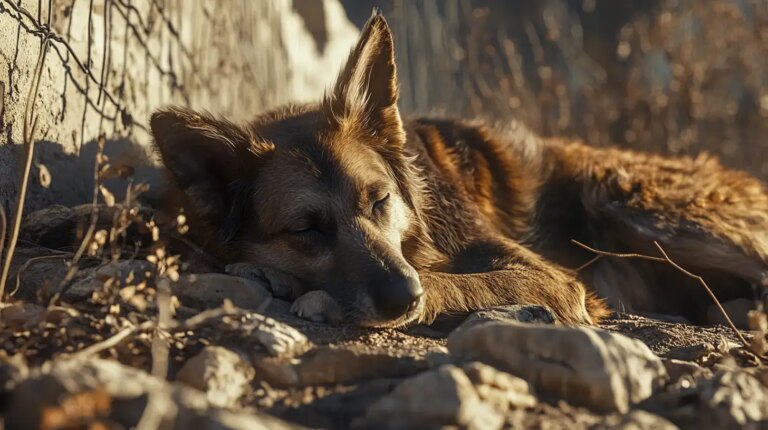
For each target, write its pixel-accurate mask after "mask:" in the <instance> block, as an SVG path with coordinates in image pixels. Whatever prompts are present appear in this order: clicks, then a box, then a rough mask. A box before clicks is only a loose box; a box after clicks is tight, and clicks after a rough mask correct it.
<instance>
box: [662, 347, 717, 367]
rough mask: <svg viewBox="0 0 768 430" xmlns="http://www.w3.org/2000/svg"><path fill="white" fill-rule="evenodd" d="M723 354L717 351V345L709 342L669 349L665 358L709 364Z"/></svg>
mask: <svg viewBox="0 0 768 430" xmlns="http://www.w3.org/2000/svg"><path fill="white" fill-rule="evenodd" d="M720 357H721V355H720V354H718V353H717V351H716V350H715V347H714V346H712V345H710V344H708V343H700V344H696V345H686V346H679V347H677V348H673V349H671V350H669V351H668V352H667V353H666V354H665V358H669V359H674V360H682V361H692V362H695V363H697V364H709V363H712V362H716V361H718V360H719V359H720Z"/></svg>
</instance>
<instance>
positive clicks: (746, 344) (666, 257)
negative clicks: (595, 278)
mask: <svg viewBox="0 0 768 430" xmlns="http://www.w3.org/2000/svg"><path fill="white" fill-rule="evenodd" d="M571 242H572V243H573V244H575V245H578V246H580V247H582V248H584V249H586V250H587V251H590V252H593V253H595V254H597V255H598V257H616V258H637V259H640V260H648V261H655V262H659V263H668V264H669V265H671V266H672V267H674V268H675V269H677V270H678V271H680V273H682V274H684V275H686V276H688V277H689V278H692V279H695V280H696V281H698V282H699V284H701V286H702V287H704V290H705V291H706V292H707V294H709V297H710V298H711V299H712V301H713V302H714V303H715V305H716V306H717V308H718V309H719V310H720V313H721V314H722V315H723V317H724V318H725V320H726V321H727V322H728V325H729V326H730V327H731V329H732V330H733V332H734V333H735V334H736V337H738V338H739V341H740V342H741V344H742V345H743V346H744V348H746V349H747V350H749V351H752V348H751V346H750V344H749V342H747V340H746V339H745V338H744V336H743V335H742V334H741V332H740V331H739V329H737V328H736V325H735V324H734V323H733V321H731V318H730V317H729V316H728V312H726V311H725V309H724V308H723V305H721V304H720V301H719V300H718V299H717V297H716V296H715V293H713V292H712V289H711V288H709V285H707V283H706V281H704V278H702V277H701V276H699V275H696V274H694V273H691V272H689V271H688V270H686V269H684V268H683V267H682V266H680V265H679V264H677V263H675V262H674V261H673V260H672V259H671V258H669V255H667V253H666V252H665V251H664V249H663V248H662V247H661V245H659V243H658V242H656V241H655V240H654V241H653V244H654V245H656V248H658V249H659V252H661V255H663V257H654V256H652V255H643V254H636V253H623V254H622V253H616V252H609V251H601V250H599V249H595V248H592V247H590V246H588V245H585V244H583V243H581V242H579V241H578V240H574V239H571ZM595 261H597V258H593V259H592V260H590V261H589V262H587V263H586V264H584V265H582V266H581V267H580V268H579V270H580V269H582V268H584V267H586V266H588V265H590V264H592V263H594V262H595ZM752 352H754V351H752ZM757 355H758V356H760V355H759V354H757ZM761 358H763V357H761Z"/></svg>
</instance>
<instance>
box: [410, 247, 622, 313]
mask: <svg viewBox="0 0 768 430" xmlns="http://www.w3.org/2000/svg"><path fill="white" fill-rule="evenodd" d="M450 269H451V270H450V272H451V273H445V272H424V273H420V274H419V276H420V279H421V283H422V286H423V287H424V291H425V294H426V306H425V311H424V314H423V317H422V321H424V322H431V321H433V320H434V319H435V318H436V317H437V315H438V314H440V313H443V312H468V311H472V310H477V309H483V308H488V307H492V306H499V305H507V304H541V305H546V306H549V308H550V309H552V311H553V312H554V313H555V315H556V317H557V318H558V320H559V321H560V322H562V323H564V324H593V323H595V322H596V320H597V319H599V318H600V317H602V316H606V315H607V314H608V310H607V308H606V307H605V305H604V304H603V303H602V302H601V301H600V300H598V299H597V298H595V297H594V296H592V295H591V294H587V292H586V290H585V288H584V286H583V285H582V284H581V283H580V282H578V281H577V280H576V279H575V278H574V277H573V276H572V275H571V274H569V273H567V272H566V271H565V270H563V269H561V268H559V267H557V266H556V265H554V264H551V263H548V262H546V261H545V260H543V259H542V258H540V257H539V256H537V255H536V254H534V253H532V252H531V251H529V250H527V249H525V248H524V247H522V246H521V245H518V244H516V243H514V242H511V241H509V242H508V241H488V242H480V243H477V244H474V245H472V246H470V247H467V248H466V249H465V250H464V251H463V252H461V253H459V255H457V256H456V257H455V258H454V261H453V264H452V267H450Z"/></svg>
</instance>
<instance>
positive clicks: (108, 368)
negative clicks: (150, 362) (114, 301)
mask: <svg viewBox="0 0 768 430" xmlns="http://www.w3.org/2000/svg"><path fill="white" fill-rule="evenodd" d="M147 407H149V408H151V409H152V410H151V413H147V414H146V415H147V416H145V412H146V410H147V409H146V408H147ZM5 419H6V421H5V424H6V426H7V428H13V429H15V428H70V427H75V426H77V427H89V425H94V426H97V425H99V426H102V427H115V426H119V427H125V428H129V427H131V428H132V427H135V426H136V425H137V424H138V423H139V421H140V420H142V419H149V420H150V422H152V423H153V425H151V426H150V428H163V429H188V428H221V429H288V428H293V426H291V425H289V424H287V423H285V422H283V421H281V420H278V419H276V418H273V417H270V416H267V415H263V414H256V413H254V414H245V413H234V412H229V411H226V410H223V409H220V408H216V407H213V406H211V405H210V404H209V402H208V400H207V399H206V396H205V395H204V394H203V393H200V392H199V391H197V390H194V389H192V388H188V387H186V386H184V385H181V384H172V383H167V382H166V381H163V380H161V379H158V378H155V377H153V376H150V375H149V374H147V373H145V372H143V371H141V370H138V369H134V368H130V367H126V366H123V365H121V364H119V363H117V362H113V361H109V360H101V359H91V360H88V361H58V362H54V363H53V364H52V366H51V368H50V369H49V370H48V371H38V375H36V376H35V377H33V378H31V379H28V380H26V381H25V382H23V383H22V384H21V385H20V386H19V387H18V389H17V390H16V391H15V392H14V393H13V398H12V399H11V403H10V405H9V406H8V409H7V410H6V413H5Z"/></svg>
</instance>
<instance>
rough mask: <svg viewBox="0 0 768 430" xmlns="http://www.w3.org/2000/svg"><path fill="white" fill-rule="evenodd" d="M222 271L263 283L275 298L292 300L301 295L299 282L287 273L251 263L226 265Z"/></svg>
mask: <svg viewBox="0 0 768 430" xmlns="http://www.w3.org/2000/svg"><path fill="white" fill-rule="evenodd" d="M224 271H225V272H226V273H227V274H229V275H232V276H238V277H240V278H246V279H250V280H253V281H257V282H261V283H264V284H265V285H266V286H267V288H268V289H269V290H270V291H271V292H272V295H273V296H274V297H275V298H278V299H283V300H293V299H294V298H296V297H298V296H300V295H301V293H302V288H301V284H300V282H299V281H298V280H297V279H296V278H294V277H293V276H291V275H288V274H287V273H283V272H280V271H278V270H274V269H269V268H261V267H257V266H254V265H253V264H251V263H232V264H228V265H227V266H226V267H225V268H224Z"/></svg>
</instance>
